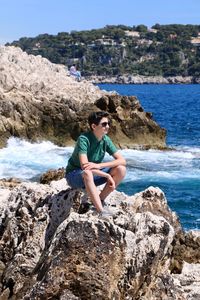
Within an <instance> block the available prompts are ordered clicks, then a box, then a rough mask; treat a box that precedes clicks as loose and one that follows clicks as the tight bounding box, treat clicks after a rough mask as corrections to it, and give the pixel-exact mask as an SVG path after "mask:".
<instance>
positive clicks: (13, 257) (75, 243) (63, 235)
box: [0, 179, 189, 300]
mask: <svg viewBox="0 0 200 300" xmlns="http://www.w3.org/2000/svg"><path fill="white" fill-rule="evenodd" d="M79 200H80V191H76V190H71V189H70V188H69V187H68V186H67V184H66V181H65V179H62V180H59V181H52V182H51V183H50V185H47V184H38V183H22V184H20V185H18V186H16V187H15V188H13V189H12V190H10V191H9V193H8V194H7V202H6V205H5V206H3V205H1V216H2V221H1V224H0V228H1V231H0V232H1V241H0V255H1V256H0V278H1V285H0V288H1V296H0V297H3V298H2V299H8V298H9V297H11V299H34V300H35V299H53V298H56V299H69V300H71V299H105V300H106V299H142V300H147V299H148V300H149V299H150V300H151V299H152V300H153V299H154V300H161V299H170V300H172V299H177V300H178V299H189V298H187V293H186V291H184V289H183V288H182V287H181V285H180V284H177V285H176V282H177V280H179V279H180V281H178V282H179V283H180V282H181V278H179V279H177V278H176V277H174V276H173V275H172V274H171V273H170V266H171V261H172V260H173V244H174V239H175V238H176V236H177V234H181V233H183V231H182V228H181V225H180V223H179V221H178V218H177V217H176V215H175V214H174V213H173V212H171V210H170V209H169V207H168V206H167V201H166V198H165V197H164V194H163V192H162V191H161V190H160V189H158V188H154V187H149V188H148V189H147V190H145V191H143V192H141V193H138V194H136V195H134V196H131V197H128V196H127V195H125V194H123V193H119V192H117V191H115V192H113V193H112V194H111V195H110V197H109V198H108V199H107V202H108V204H110V205H112V207H113V205H115V206H116V207H113V209H114V210H115V216H114V217H113V218H111V220H110V221H104V220H101V219H99V217H98V215H97V214H96V213H95V211H93V210H90V211H89V212H88V213H86V214H84V215H79V214H78V213H77V207H78V206H77V203H78V202H79ZM1 201H3V199H1ZM1 270H2V271H1ZM12 297H13V298H12ZM65 297H67V298H65Z"/></svg>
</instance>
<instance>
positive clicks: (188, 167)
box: [99, 84, 200, 229]
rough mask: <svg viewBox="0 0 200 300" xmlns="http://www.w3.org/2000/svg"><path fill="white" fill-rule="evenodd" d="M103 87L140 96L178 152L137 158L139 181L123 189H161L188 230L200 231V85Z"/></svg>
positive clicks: (132, 181)
mask: <svg viewBox="0 0 200 300" xmlns="http://www.w3.org/2000/svg"><path fill="white" fill-rule="evenodd" d="M99 86H100V88H101V89H105V90H108V91H112V90H115V91H117V92H118V93H119V94H121V95H135V96H137V97H138V99H139V100H140V103H141V104H142V106H143V108H144V109H145V111H150V112H153V118H154V119H155V120H156V122H157V123H158V124H159V125H160V126H161V127H164V128H165V129H167V145H168V146H172V147H175V149H176V150H177V152H176V151H175V152H174V151H173V153H171V154H170V153H169V152H163V153H159V155H157V157H155V153H152V154H150V153H149V152H148V155H147V159H146V161H144V160H143V159H141V158H140V157H135V160H136V161H135V162H134V163H132V165H131V166H130V170H132V172H133V174H134V173H135V178H134V177H133V176H132V179H131V178H130V179H131V180H130V181H125V182H124V183H123V184H121V186H120V187H119V189H120V190H121V191H123V192H126V193H127V194H129V195H132V194H134V193H136V192H138V191H141V190H143V189H144V188H146V187H148V186H149V185H153V186H158V187H160V188H161V189H162V190H163V191H164V192H165V194H166V197H167V199H168V203H169V205H170V207H171V208H172V209H173V210H175V211H176V212H177V214H178V215H179V217H180V219H181V223H182V225H183V226H184V228H185V229H191V228H193V229H200V122H199V116H200V85H117V84H113V85H111V84H101V85H99ZM145 152H146V151H145ZM146 153H147V152H146ZM162 156H163V157H162ZM161 157H162V158H163V159H162V158H161ZM136 165H137V169H136V168H135V166H136ZM139 171H140V172H139ZM138 173H140V176H139V174H138Z"/></svg>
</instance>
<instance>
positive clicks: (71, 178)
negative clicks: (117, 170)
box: [65, 168, 111, 189]
mask: <svg viewBox="0 0 200 300" xmlns="http://www.w3.org/2000/svg"><path fill="white" fill-rule="evenodd" d="M110 170H111V168H103V169H101V171H103V172H105V173H109V172H110ZM82 173H83V170H82V169H76V170H74V171H72V172H69V173H67V174H66V175H65V178H66V180H67V183H68V184H69V186H71V187H72V188H74V189H84V188H85V184H84V181H83V177H82ZM106 182H107V178H105V177H102V176H98V175H94V183H95V185H96V186H98V185H102V184H104V183H106Z"/></svg>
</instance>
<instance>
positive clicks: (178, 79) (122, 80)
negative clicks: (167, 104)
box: [85, 74, 200, 84]
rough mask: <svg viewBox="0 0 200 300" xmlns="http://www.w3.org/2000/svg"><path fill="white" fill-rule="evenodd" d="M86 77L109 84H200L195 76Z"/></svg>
mask: <svg viewBox="0 0 200 300" xmlns="http://www.w3.org/2000/svg"><path fill="white" fill-rule="evenodd" d="M85 79H86V80H87V81H89V82H92V83H95V84H97V83H109V84H200V78H199V77H194V76H168V77H162V76H142V75H135V76H134V75H131V74H127V75H118V76H88V77H85Z"/></svg>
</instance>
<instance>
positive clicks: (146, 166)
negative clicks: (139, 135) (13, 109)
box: [0, 138, 200, 181]
mask: <svg viewBox="0 0 200 300" xmlns="http://www.w3.org/2000/svg"><path fill="white" fill-rule="evenodd" d="M72 151H73V148H72V147H58V146H56V145H54V144H53V143H51V142H48V141H47V142H41V143H30V142H27V141H24V140H20V139H18V138H10V139H9V140H8V144H7V147H6V148H3V149H0V177H1V178H3V177H6V178H9V177H19V178H21V179H22V180H30V179H31V178H34V177H37V176H39V175H40V174H41V173H43V172H45V171H46V170H48V169H52V168H53V169H56V168H59V167H65V166H66V164H67V160H68V158H69V156H70V154H71V153H72ZM120 151H121V153H122V154H123V156H124V157H125V158H126V160H127V167H128V172H127V176H126V179H125V181H136V180H150V181H151V180H156V181H158V180H162V179H163V180H165V179H169V180H174V179H181V178H182V179H185V178H200V168H199V165H200V157H198V156H197V154H200V149H199V148H189V147H184V148H183V147H182V148H180V147H179V148H177V149H176V150H173V151H160V150H148V151H140V150H131V149H127V150H120ZM109 159H110V157H109V155H106V160H109Z"/></svg>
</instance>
